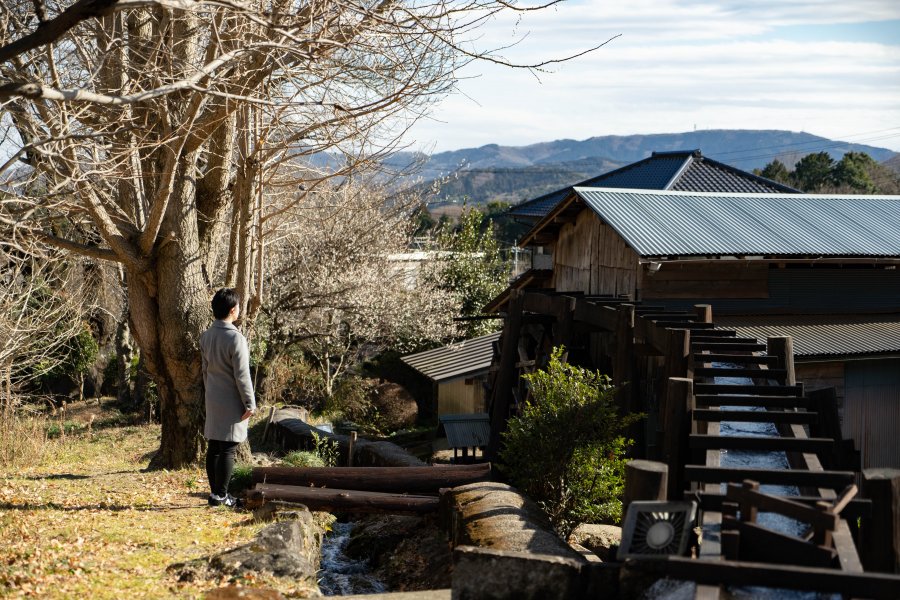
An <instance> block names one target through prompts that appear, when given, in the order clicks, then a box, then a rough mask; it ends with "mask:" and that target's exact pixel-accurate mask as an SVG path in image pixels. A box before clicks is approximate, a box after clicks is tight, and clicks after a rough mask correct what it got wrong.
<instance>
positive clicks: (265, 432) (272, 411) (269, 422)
mask: <svg viewBox="0 0 900 600" xmlns="http://www.w3.org/2000/svg"><path fill="white" fill-rule="evenodd" d="M274 417H275V407H274V406H272V407H270V408H269V418H268V419H266V427H265V429H263V434H262V441H264V442H265V441H266V438H267V437H268V435H269V427H270V426H271V425H272V419H273V418H274Z"/></svg>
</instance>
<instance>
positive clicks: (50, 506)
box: [0, 502, 202, 512]
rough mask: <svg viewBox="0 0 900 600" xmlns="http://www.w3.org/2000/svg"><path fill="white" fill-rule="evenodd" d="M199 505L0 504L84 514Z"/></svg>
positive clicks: (1, 505)
mask: <svg viewBox="0 0 900 600" xmlns="http://www.w3.org/2000/svg"><path fill="white" fill-rule="evenodd" d="M198 506H202V505H197V504H190V505H184V504H177V505H172V506H131V505H121V504H105V505H102V506H101V505H100V504H85V505H80V506H62V505H60V504H54V503H53V502H50V503H47V504H12V503H10V502H0V510H21V511H26V510H54V511H61V512H82V511H108V512H125V511H129V510H134V511H138V512H164V511H170V510H194V509H196V508H197V507H198Z"/></svg>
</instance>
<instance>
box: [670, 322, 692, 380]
mask: <svg viewBox="0 0 900 600" xmlns="http://www.w3.org/2000/svg"><path fill="white" fill-rule="evenodd" d="M690 358H691V332H690V331H689V330H687V329H669V330H668V331H667V335H666V364H665V370H666V378H669V377H689V378H690V377H692V373H691V370H692V369H691V364H690V363H691V361H690Z"/></svg>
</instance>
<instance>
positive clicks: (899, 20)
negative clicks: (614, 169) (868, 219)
mask: <svg viewBox="0 0 900 600" xmlns="http://www.w3.org/2000/svg"><path fill="white" fill-rule="evenodd" d="M529 1H532V0H529ZM478 35H479V39H477V40H473V44H474V45H475V47H477V48H479V49H481V50H487V49H492V48H500V47H504V46H507V45H509V44H510V43H513V42H516V41H517V40H520V41H519V42H518V43H517V44H516V45H515V46H514V47H512V48H508V49H506V50H503V51H500V52H498V54H499V55H501V56H502V57H503V58H505V59H507V60H508V61H510V62H514V63H519V64H528V63H534V62H539V61H541V60H546V59H552V58H559V57H564V56H568V55H572V54H576V53H578V52H581V51H583V50H585V49H587V48H590V47H593V46H596V45H598V44H600V43H602V42H604V41H606V40H609V39H610V38H613V37H614V36H619V37H616V38H615V39H612V40H611V41H610V42H609V43H608V44H606V45H605V46H603V47H602V48H600V49H598V50H596V51H594V52H591V53H589V54H588V55H586V56H582V57H580V58H576V59H574V60H572V61H570V62H566V63H563V64H560V65H554V66H552V67H551V68H549V69H548V70H547V71H545V72H540V73H534V72H530V71H528V70H525V69H510V68H506V67H501V66H497V65H492V64H489V63H486V62H483V61H481V62H476V63H473V64H470V65H468V66H466V67H464V68H463V69H461V70H460V72H459V76H460V80H459V83H458V85H457V86H456V90H455V91H454V92H453V93H452V94H450V95H448V96H446V97H445V98H443V100H441V101H440V103H439V104H437V105H436V106H435V107H434V108H433V110H432V111H431V113H430V116H429V117H428V118H425V119H421V120H420V121H419V122H418V123H416V124H415V125H414V126H413V128H412V129H411V131H410V132H409V133H408V135H407V137H406V138H405V139H406V142H407V143H408V144H409V145H410V149H416V150H422V151H425V152H440V151H443V150H453V149H459V148H471V147H478V146H482V145H485V144H491V143H496V144H500V145H509V146H520V145H526V144H531V143H536V142H545V141H551V140H557V139H566V138H569V139H576V140H582V139H586V138H589V137H594V136H603V135H629V134H636V133H642V134H647V133H673V132H683V131H691V130H694V129H697V130H700V129H785V130H791V131H805V132H808V133H812V134H815V135H820V136H823V137H828V138H831V139H839V140H845V141H851V142H858V143H865V144H870V145H873V146H880V147H886V148H890V149H892V150H896V151H900V0H840V1H834V0H778V1H776V0H717V1H705V0H566V1H564V2H562V3H560V4H558V5H556V6H554V7H551V8H548V9H545V10H541V11H535V12H529V13H525V14H524V15H521V18H518V17H515V18H507V19H503V20H499V19H498V20H494V21H492V22H490V23H489V24H487V25H486V26H484V27H483V28H482V29H481V30H480V31H479V32H478Z"/></svg>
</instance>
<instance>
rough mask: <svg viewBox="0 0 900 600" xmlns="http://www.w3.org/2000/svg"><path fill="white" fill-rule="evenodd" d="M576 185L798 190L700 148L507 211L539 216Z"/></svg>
mask: <svg viewBox="0 0 900 600" xmlns="http://www.w3.org/2000/svg"><path fill="white" fill-rule="evenodd" d="M575 187H604V188H625V189H638V190H679V191H685V192H759V193H799V190H795V189H793V188H790V187H788V186H785V185H782V184H780V183H776V182H774V181H770V180H768V179H764V178H762V177H758V176H756V175H753V174H752V173H747V172H746V171H741V170H740V169H736V168H734V167H731V166H729V165H726V164H724V163H720V162H719V161H716V160H712V159H710V158H706V157H704V156H703V155H702V154H701V153H700V151H699V150H679V151H675V152H654V153H653V154H652V155H651V156H649V157H647V158H645V159H643V160H639V161H638V162H636V163H632V164H630V165H626V166H624V167H621V168H619V169H616V170H614V171H610V172H609V173H604V174H603V175H599V176H597V177H593V178H591V179H588V180H586V181H582V182H581V183H576V184H575V185H573V186H571V187H567V188H563V189H561V190H557V191H555V192H550V193H549V194H545V195H543V196H540V197H539V198H535V199H533V200H527V201H525V202H522V203H520V204H517V205H515V206H513V207H512V208H511V209H509V214H510V215H512V216H513V217H517V218H521V219H528V220H534V219H540V218H542V217H543V216H544V215H546V214H547V213H549V212H550V211H551V210H552V209H553V207H555V206H556V205H557V204H559V203H560V202H561V201H562V200H563V199H564V198H565V197H566V196H568V195H569V193H571V191H572V188H575Z"/></svg>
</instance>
